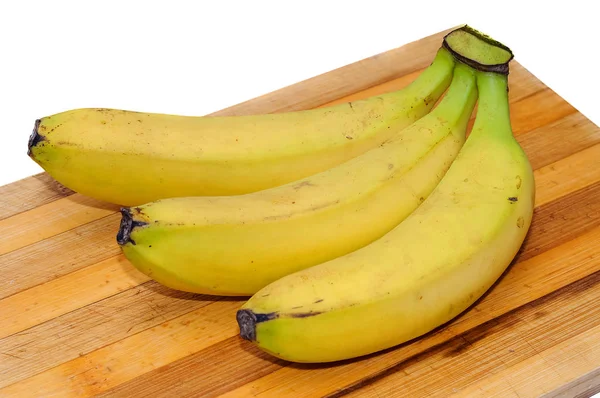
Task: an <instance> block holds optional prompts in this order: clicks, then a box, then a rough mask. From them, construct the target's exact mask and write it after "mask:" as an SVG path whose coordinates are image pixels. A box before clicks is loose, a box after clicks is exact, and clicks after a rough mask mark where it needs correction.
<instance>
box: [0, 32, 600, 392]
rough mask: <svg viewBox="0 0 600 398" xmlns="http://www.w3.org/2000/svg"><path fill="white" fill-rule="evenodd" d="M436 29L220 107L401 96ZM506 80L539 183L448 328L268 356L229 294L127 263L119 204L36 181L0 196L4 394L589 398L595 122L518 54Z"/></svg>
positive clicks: (271, 108) (430, 53)
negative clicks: (356, 355) (489, 284)
mask: <svg viewBox="0 0 600 398" xmlns="http://www.w3.org/2000/svg"><path fill="white" fill-rule="evenodd" d="M445 33H447V31H446V32H440V33H439V34H436V35H433V36H430V37H427V38H424V39H422V40H419V41H417V42H414V43H411V44H408V45H406V46H403V47H401V48H398V49H394V50H392V51H389V52H386V53H383V54H379V55H376V56H374V57H371V58H368V59H365V60H362V61H360V62H357V63H355V64H352V65H348V66H345V67H343V68H341V69H338V70H334V71H332V72H329V73H326V74H324V75H321V76H317V77H314V78H312V79H309V80H307V81H304V82H301V83H298V84H295V85H293V86H290V87H286V88H284V89H282V90H279V91H276V92H274V93H270V94H267V95H265V96H263V97H260V98H257V99H254V100H251V101H248V102H246V103H242V104H240V105H237V106H234V107H232V108H229V109H225V110H223V111H220V112H217V114H220V115H234V114H235V115H239V114H251V113H268V112H281V111H289V110H300V109H308V108H313V107H318V106H325V105H328V104H332V103H337V102H342V101H348V100H351V99H358V98H364V97H369V96H371V95H375V94H379V93H383V92H387V91H391V90H397V89H399V88H401V87H404V86H405V85H407V84H408V83H409V82H410V81H412V80H413V79H414V78H415V77H416V76H417V75H418V73H419V72H420V71H421V70H423V69H424V68H425V67H426V66H427V65H428V64H429V63H430V62H431V61H432V59H433V57H434V54H435V51H436V50H437V49H438V47H439V46H440V44H441V41H442V37H443V35H444V34H445ZM507 44H510V43H507ZM517 56H518V54H517ZM509 81H510V101H511V117H512V124H513V128H514V133H515V135H516V137H517V138H518V140H519V142H520V143H521V145H522V146H523V148H524V150H525V151H526V153H527V154H528V156H529V158H530V160H531V163H532V165H533V167H534V169H535V177H536V184H537V199H536V201H537V204H536V210H535V216H534V220H533V225H532V227H531V230H530V233H529V235H528V237H527V239H526V241H525V243H524V245H523V247H522V249H521V251H520V252H519V254H518V255H517V257H516V259H515V261H514V264H513V265H512V266H511V267H510V268H509V270H508V271H507V272H506V273H505V275H504V276H503V277H502V278H501V280H500V281H499V283H497V284H496V285H495V286H494V287H493V288H492V289H491V290H490V291H489V293H488V294H486V295H485V297H484V298H483V299H482V300H480V301H479V302H478V303H477V304H476V305H475V306H473V307H472V308H471V309H470V310H468V311H467V312H465V313H464V314H463V315H461V316H460V317H459V318H457V319H455V320H454V321H452V322H450V323H449V324H448V325H445V326H444V327H442V328H439V329H437V330H436V331H434V332H432V333H429V334H428V335H426V336H424V337H422V338H419V339H416V340H414V341H412V342H409V343H407V344H403V345H401V346H399V347H396V348H394V349H390V350H387V351H385V352H382V353H378V354H374V355H370V356H368V357H366V358H361V359H360V360H352V361H346V362H343V363H336V364H328V365H298V364H292V363H288V362H285V361H282V360H278V359H275V358H272V357H270V356H268V355H267V354H264V353H262V352H261V351H259V350H258V349H256V348H254V347H253V346H252V345H251V344H250V343H248V342H246V341H243V340H242V339H241V338H239V337H238V328H237V324H236V321H235V311H236V310H237V309H238V308H239V307H240V306H241V305H242V303H243V300H242V299H231V298H222V297H211V296H204V295H195V294H188V293H182V292H177V291H173V290H169V289H167V288H164V287H162V286H160V285H159V284H157V283H155V282H153V281H151V280H149V279H148V278H147V277H146V276H144V275H142V274H141V273H139V272H138V271H137V270H135V269H134V268H133V266H131V265H130V264H129V263H128V262H127V260H126V259H125V258H124V257H123V256H122V255H121V254H120V249H119V247H118V245H117V244H116V241H115V234H116V232H117V229H118V225H119V220H120V216H119V215H118V214H117V213H116V211H117V209H118V208H117V206H114V205H110V204H107V203H102V202H99V201H96V200H93V199H91V198H87V197H85V196H82V195H79V194H76V193H73V192H71V191H69V190H68V189H64V188H61V187H60V186H59V185H58V184H56V183H54V182H53V181H52V179H51V178H50V177H49V176H48V175H46V174H39V175H36V176H33V177H29V178H26V179H24V180H21V181H18V182H15V183H13V184H10V185H7V186H4V187H0V231H1V232H0V233H1V234H2V239H0V270H1V275H2V278H1V279H0V397H29V396H39V397H49V396H52V397H55V396H67V397H87V396H92V395H99V396H110V397H148V396H152V397H184V396H194V397H200V396H201V397H204V396H207V397H208V396H210V397H212V396H217V395H224V396H228V397H248V396H261V397H262V396H265V397H287V396H293V397H313V396H335V397H337V396H342V395H349V396H354V397H359V396H360V397H372V396H381V397H396V396H398V397H400V396H402V397H411V398H414V397H447V396H449V395H452V394H456V396H464V397H477V396H482V397H491V396H498V397H513V396H514V397H521V398H523V397H539V396H542V395H544V394H548V396H575V395H578V394H579V395H578V396H582V397H584V396H590V395H592V394H593V393H595V392H599V391H600V305H599V304H598V303H600V245H599V241H600V129H599V128H598V127H597V126H595V125H594V124H593V123H591V122H590V121H589V120H588V119H586V118H585V117H584V116H582V115H581V114H580V113H579V112H578V111H577V110H576V109H574V108H573V107H572V106H571V105H569V104H568V103H567V102H566V101H564V100H563V99H562V98H560V97H559V96H558V95H557V94H556V93H555V92H553V91H552V90H551V89H550V88H548V87H546V86H545V85H544V84H543V83H542V82H540V81H539V80H538V79H536V78H535V77H534V76H533V75H532V74H530V73H529V72H528V71H527V70H526V69H525V68H524V67H523V66H521V65H520V64H519V63H518V62H517V61H513V62H512V63H511V73H510V77H509ZM23 156H26V155H25V154H23ZM561 394H564V395H561Z"/></svg>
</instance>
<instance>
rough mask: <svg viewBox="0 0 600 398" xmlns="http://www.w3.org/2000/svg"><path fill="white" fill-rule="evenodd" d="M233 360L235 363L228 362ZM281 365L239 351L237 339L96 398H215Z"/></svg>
mask: <svg viewBox="0 0 600 398" xmlns="http://www.w3.org/2000/svg"><path fill="white" fill-rule="evenodd" d="M232 358H234V359H235V361H229V359H232ZM224 359H225V360H224ZM284 363H285V361H283V360H279V359H276V358H273V357H271V356H270V355H268V354H265V353H264V352H262V351H260V350H259V349H258V348H256V347H254V346H249V347H248V346H243V348H242V347H240V341H239V339H238V337H237V336H236V337H231V338H228V339H227V340H225V341H223V342H221V343H219V344H216V345H213V346H210V347H208V348H206V349H204V350H202V351H199V352H197V353H195V354H193V359H192V360H188V361H176V362H173V363H171V364H169V365H166V366H164V367H162V368H161V371H160V372H150V373H146V374H144V375H142V376H140V377H138V378H136V379H135V381H136V383H135V384H133V385H129V384H128V383H124V384H121V385H119V386H117V387H115V388H113V389H110V390H107V391H105V392H103V393H102V394H99V395H97V397H128V398H129V397H131V398H133V397H140V398H141V397H148V396H152V397H165V398H170V397H189V396H202V397H207V398H208V397H216V396H218V395H220V394H223V393H225V392H227V391H229V390H231V389H234V388H236V387H240V386H242V385H244V384H247V383H250V382H252V381H254V380H256V379H259V378H261V377H262V376H265V375H267V374H269V373H271V372H273V371H275V370H277V369H279V368H280V367H281V366H282V365H283V364H284ZM173 380H177V382H175V383H173Z"/></svg>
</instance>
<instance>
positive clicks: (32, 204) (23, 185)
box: [0, 122, 73, 220]
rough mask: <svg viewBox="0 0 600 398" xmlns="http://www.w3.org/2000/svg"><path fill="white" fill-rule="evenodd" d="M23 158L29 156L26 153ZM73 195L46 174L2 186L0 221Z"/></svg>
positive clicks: (0, 191) (0, 193)
mask: <svg viewBox="0 0 600 398" xmlns="http://www.w3.org/2000/svg"><path fill="white" fill-rule="evenodd" d="M32 126H33V122H32ZM23 156H27V155H26V154H25V151H24V152H23ZM72 194H73V191H71V190H70V189H68V188H65V187H64V186H62V185H60V184H59V183H57V182H56V181H54V180H53V179H52V177H50V176H49V175H48V174H46V173H40V174H36V175H34V176H31V177H27V178H24V179H22V180H19V181H16V182H13V183H12V184H8V185H4V186H1V187H0V220H3V219H5V218H8V217H11V216H14V215H15V214H19V213H21V212H24V211H27V210H31V209H34V208H36V207H38V206H41V205H44V204H46V203H50V202H53V201H55V200H57V199H60V198H64V197H65V196H69V195H72Z"/></svg>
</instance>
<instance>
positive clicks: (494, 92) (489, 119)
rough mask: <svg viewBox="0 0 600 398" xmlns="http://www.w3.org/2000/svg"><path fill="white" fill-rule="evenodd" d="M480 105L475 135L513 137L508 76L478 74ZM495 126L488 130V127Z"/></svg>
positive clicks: (474, 128)
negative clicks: (493, 134)
mask: <svg viewBox="0 0 600 398" xmlns="http://www.w3.org/2000/svg"><path fill="white" fill-rule="evenodd" d="M476 77H477V88H478V89H479V105H478V109H477V116H476V117H475V123H474V125H473V133H476V132H478V131H484V132H485V133H486V134H492V133H495V134H501V135H506V134H509V135H510V136H511V137H512V128H511V124H510V109H509V105H508V76H506V75H501V74H498V73H494V72H480V71H478V72H476ZM490 125H492V126H494V128H491V129H488V128H487V126H490Z"/></svg>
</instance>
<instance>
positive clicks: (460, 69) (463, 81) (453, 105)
mask: <svg viewBox="0 0 600 398" xmlns="http://www.w3.org/2000/svg"><path fill="white" fill-rule="evenodd" d="M476 101H477V83H476V80H475V70H473V68H471V67H469V66H467V65H463V64H457V65H456V67H455V68H454V77H453V78H452V83H451V84H450V88H448V92H447V93H446V95H445V96H444V98H442V100H441V102H440V103H439V105H438V106H437V107H436V108H435V109H434V110H433V111H432V112H431V113H432V115H434V116H437V117H440V118H442V119H444V120H446V121H448V122H450V123H451V124H453V125H456V124H461V125H462V124H466V123H467V122H468V120H469V118H470V117H471V113H472V112H473V107H474V106H475V102H476Z"/></svg>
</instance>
